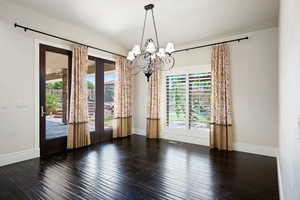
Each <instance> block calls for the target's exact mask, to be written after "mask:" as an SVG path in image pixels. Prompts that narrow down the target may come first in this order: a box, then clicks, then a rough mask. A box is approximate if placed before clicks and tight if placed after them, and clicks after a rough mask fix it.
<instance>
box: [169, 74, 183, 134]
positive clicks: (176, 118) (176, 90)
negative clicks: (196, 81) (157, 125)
mask: <svg viewBox="0 0 300 200" xmlns="http://www.w3.org/2000/svg"><path fill="white" fill-rule="evenodd" d="M166 81H167V85H166V86H167V87H166V88H167V91H166V93H167V95H166V98H167V101H166V102H167V126H169V127H176V128H179V127H185V126H186V103H187V98H186V75H185V74H184V75H172V76H167V80H166Z"/></svg>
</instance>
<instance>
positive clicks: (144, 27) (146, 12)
mask: <svg viewBox="0 0 300 200" xmlns="http://www.w3.org/2000/svg"><path fill="white" fill-rule="evenodd" d="M147 15H148V10H146V11H145V18H144V26H143V32H142V39H141V43H140V47H142V45H143V42H144V35H145V29H146V21H147Z"/></svg>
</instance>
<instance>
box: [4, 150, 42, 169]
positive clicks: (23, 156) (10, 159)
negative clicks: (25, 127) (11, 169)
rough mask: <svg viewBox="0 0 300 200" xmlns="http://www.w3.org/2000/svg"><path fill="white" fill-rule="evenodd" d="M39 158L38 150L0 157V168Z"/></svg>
mask: <svg viewBox="0 0 300 200" xmlns="http://www.w3.org/2000/svg"><path fill="white" fill-rule="evenodd" d="M39 156H40V149H28V150H24V151H19V152H13V153H7V154H1V155H0V167H1V166H4V165H9V164H13V163H17V162H21V161H24V160H29V159H32V158H37V157H39Z"/></svg>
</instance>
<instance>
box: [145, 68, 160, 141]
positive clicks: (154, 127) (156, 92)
mask: <svg viewBox="0 0 300 200" xmlns="http://www.w3.org/2000/svg"><path fill="white" fill-rule="evenodd" d="M160 76H161V74H160V70H158V69H157V68H155V70H154V73H153V74H152V75H151V77H150V80H149V83H148V118H147V138H152V139H155V138H159V136H160V118H159V109H160V87H161V84H160V83H161V82H160Z"/></svg>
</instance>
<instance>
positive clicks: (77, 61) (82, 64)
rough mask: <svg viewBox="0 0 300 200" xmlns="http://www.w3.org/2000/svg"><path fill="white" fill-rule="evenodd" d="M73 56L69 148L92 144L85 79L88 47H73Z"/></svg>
mask: <svg viewBox="0 0 300 200" xmlns="http://www.w3.org/2000/svg"><path fill="white" fill-rule="evenodd" d="M73 58H74V62H73V65H72V79H71V99H70V113H69V124H68V144H67V147H68V149H74V148H80V147H84V146H88V145H90V144H91V139H90V131H89V124H88V103H87V93H88V91H87V86H86V81H85V78H86V75H87V69H88V49H87V47H75V48H74V49H73Z"/></svg>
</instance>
